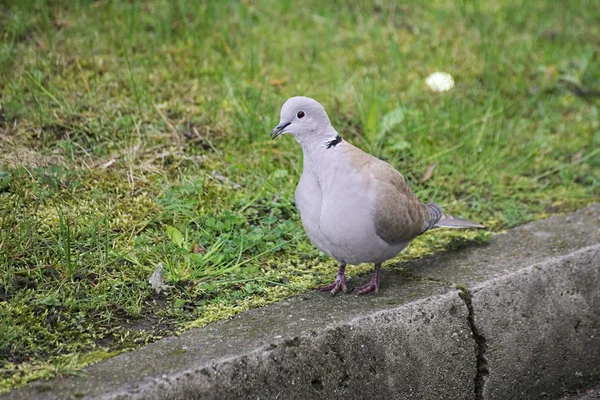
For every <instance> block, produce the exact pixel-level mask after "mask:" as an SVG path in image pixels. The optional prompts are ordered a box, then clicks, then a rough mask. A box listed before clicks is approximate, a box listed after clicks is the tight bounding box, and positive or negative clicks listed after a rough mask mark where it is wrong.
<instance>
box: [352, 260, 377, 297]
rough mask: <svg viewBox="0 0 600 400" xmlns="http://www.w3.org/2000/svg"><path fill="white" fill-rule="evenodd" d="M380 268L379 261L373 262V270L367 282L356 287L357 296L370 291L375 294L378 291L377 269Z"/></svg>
mask: <svg viewBox="0 0 600 400" xmlns="http://www.w3.org/2000/svg"><path fill="white" fill-rule="evenodd" d="M380 268H381V263H379V264H375V271H374V272H373V276H371V280H370V281H369V282H368V283H366V284H364V285H362V286H361V287H359V288H357V289H356V295H357V296H360V295H361V294H367V293H371V292H375V294H378V293H379V269H380Z"/></svg>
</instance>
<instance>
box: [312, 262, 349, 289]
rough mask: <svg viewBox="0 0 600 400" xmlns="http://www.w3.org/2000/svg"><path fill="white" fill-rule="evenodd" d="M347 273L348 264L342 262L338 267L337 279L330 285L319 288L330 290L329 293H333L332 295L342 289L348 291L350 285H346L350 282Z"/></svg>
mask: <svg viewBox="0 0 600 400" xmlns="http://www.w3.org/2000/svg"><path fill="white" fill-rule="evenodd" d="M345 273H346V264H345V263H340V264H339V268H338V274H337V276H336V277H335V281H333V283H332V284H330V285H327V286H323V287H321V288H319V290H321V291H323V292H329V293H331V295H332V296H335V294H336V293H337V292H339V291H340V290H341V291H342V292H344V293H347V292H348V287H347V286H346V283H348V279H346V275H345Z"/></svg>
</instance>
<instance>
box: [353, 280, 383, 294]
mask: <svg viewBox="0 0 600 400" xmlns="http://www.w3.org/2000/svg"><path fill="white" fill-rule="evenodd" d="M372 292H374V293H375V295H378V294H379V282H373V281H370V282H369V283H366V284H364V285H362V286H361V287H359V288H357V289H356V295H357V296H361V295H363V294H367V293H372Z"/></svg>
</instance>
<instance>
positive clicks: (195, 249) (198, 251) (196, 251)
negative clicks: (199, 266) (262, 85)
mask: <svg viewBox="0 0 600 400" xmlns="http://www.w3.org/2000/svg"><path fill="white" fill-rule="evenodd" d="M192 253H194V254H204V253H206V249H205V248H204V247H202V246H200V245H199V244H198V243H194V245H193V246H192Z"/></svg>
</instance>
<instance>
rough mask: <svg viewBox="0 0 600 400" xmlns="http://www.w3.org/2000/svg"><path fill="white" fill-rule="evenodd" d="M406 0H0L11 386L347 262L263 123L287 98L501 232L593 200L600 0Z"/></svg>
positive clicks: (3, 343) (1, 376) (446, 246)
mask: <svg viewBox="0 0 600 400" xmlns="http://www.w3.org/2000/svg"><path fill="white" fill-rule="evenodd" d="M394 3H395V2H392V1H389V2H387V1H373V2H371V1H365V2H356V1H349V0H344V1H342V0H340V1H334V2H322V1H316V0H315V1H312V0H308V1H304V2H300V3H299V2H295V1H291V0H265V1H260V2H259V1H246V0H243V1H205V2H202V3H201V4H194V5H192V2H185V1H161V0H149V1H143V2H142V1H137V0H133V1H128V2H121V1H112V0H101V1H95V2H92V1H83V0H80V1H61V0H58V1H43V0H24V1H20V2H16V1H15V2H9V3H0V107H1V108H0V390H6V389H9V388H12V387H15V386H18V385H22V384H24V383H26V382H28V381H31V380H33V379H39V378H46V377H50V376H54V375H57V374H68V373H76V371H78V370H79V369H81V367H82V366H84V365H86V364H88V363H90V362H94V361H97V360H99V359H103V358H106V357H109V356H111V355H113V354H116V353H118V352H120V351H124V350H128V349H133V348H136V347H139V346H141V345H143V344H144V343H147V342H149V341H153V340H156V339H157V338H159V337H161V336H164V335H167V334H173V333H176V332H177V331H179V330H181V329H185V328H187V327H190V326H200V325H203V324H206V323H209V322H211V321H214V320H217V319H220V318H227V317H229V316H231V315H233V314H235V313H238V312H240V311H243V310H245V309H248V308H250V307H257V306H261V305H265V304H268V303H271V302H273V301H276V300H278V299H282V298H284V297H286V296H290V295H293V294H295V293H299V292H302V291H305V290H310V289H313V288H315V287H316V286H318V285H320V284H323V283H328V281H330V280H331V279H332V278H333V276H334V274H335V272H334V271H335V264H334V262H332V261H331V260H328V259H327V258H326V257H324V256H323V255H322V254H319V252H318V251H316V250H315V249H314V247H313V246H312V245H311V244H310V243H309V242H308V241H307V239H306V237H305V235H304V233H303V232H302V228H301V224H300V221H299V219H298V215H297V213H296V211H295V208H294V205H293V191H294V186H295V183H296V182H297V180H298V177H299V174H300V171H301V165H302V158H301V151H300V149H299V148H298V146H297V144H296V143H295V142H294V141H293V140H292V139H291V138H289V137H283V138H281V139H280V140H279V141H278V142H276V143H271V141H270V140H269V138H268V133H269V131H270V130H271V128H272V127H273V126H275V124H276V123H277V122H278V112H279V107H280V106H281V104H282V103H283V102H284V101H285V99H286V98H288V97H290V96H292V95H299V94H302V95H308V96H311V97H314V98H316V99H318V100H319V101H321V102H322V103H323V104H324V105H325V107H326V109H327V110H328V111H329V114H330V116H331V119H332V122H333V124H334V126H335V127H336V128H337V129H338V131H339V132H340V134H341V135H342V136H343V137H344V138H345V139H346V140H348V141H350V142H352V143H354V144H356V145H358V146H359V147H362V148H363V149H365V150H367V151H369V152H371V153H373V154H375V155H377V156H379V157H381V158H384V159H385V160H387V161H388V162H389V163H391V164H392V165H393V166H394V167H397V168H398V169H399V170H400V171H402V172H403V173H404V175H405V177H406V178H407V180H408V181H409V182H410V185H411V187H412V188H413V189H414V190H415V191H416V192H417V194H418V195H419V197H420V198H421V199H423V200H426V201H432V200H435V201H437V202H438V203H440V204H441V205H442V206H443V207H444V208H445V209H446V210H447V211H449V212H451V213H453V214H457V215H461V216H464V217H467V218H470V219H473V220H475V221H479V222H482V223H484V224H486V225H487V226H488V227H489V228H490V230H491V231H500V230H503V229H505V228H507V227H511V226H514V225H517V224H521V223H524V222H527V221H529V220H532V219H536V218H541V217H543V216H546V215H548V214H551V213H556V212H563V211H567V210H571V209H575V208H578V207H581V206H583V205H585V204H587V203H589V202H592V201H595V200H597V199H598V197H599V195H600V154H599V152H600V150H599V149H600V128H599V117H598V103H599V100H598V98H599V95H600V57H599V43H600V24H598V21H599V20H600V8H598V7H597V5H596V3H595V2H594V1H583V0H578V1H570V2H553V1H547V2H524V1H508V0H504V1H497V2H489V3H488V2H478V1H474V2H458V3H456V4H455V2H452V1H448V0H439V1H434V2H430V3H428V4H427V5H426V4H425V2H420V1H409V2H405V3H404V4H403V5H402V6H397V5H394ZM437 70H443V71H446V72H449V73H451V74H452V75H453V76H454V78H455V80H456V86H455V88H454V89H452V90H451V91H449V92H445V93H433V92H431V91H429V90H428V89H427V87H426V86H425V83H424V78H425V77H426V76H427V75H428V74H429V73H432V72H434V71H437ZM386 116H388V118H386ZM382 121H384V122H382ZM385 121H387V122H385ZM432 164H436V167H435V170H434V172H433V175H432V176H431V177H430V178H429V179H426V180H422V179H421V177H422V176H423V174H424V172H425V171H426V170H427V169H428V167H429V166H431V165H432ZM487 235H489V233H486V232H452V231H441V230H440V231H435V232H432V233H430V234H427V235H424V236H423V237H421V238H419V239H418V240H416V241H415V242H414V244H413V245H411V247H409V248H408V249H407V251H406V252H405V253H403V254H402V255H401V256H400V257H398V259H397V260H395V261H397V262H400V261H402V260H404V259H410V258H415V257H419V256H422V255H424V254H429V253H432V252H437V251H445V250H452V249H454V248H456V247H460V246H461V245H463V244H464V243H466V242H468V241H471V240H480V241H484V240H485V239H486V238H487ZM158 263H163V265H164V267H165V280H166V284H167V285H168V286H169V287H168V289H167V290H166V291H164V292H162V293H160V294H157V293H155V291H154V290H153V289H152V288H151V286H150V284H149V283H148V279H149V277H150V276H151V274H152V272H153V271H154V270H155V268H156V267H157V265H158ZM370 268H371V266H366V265H363V266H353V267H351V268H350V272H349V273H350V275H357V274H363V273H366V272H367V271H369V270H370ZM357 301H360V299H357Z"/></svg>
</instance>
